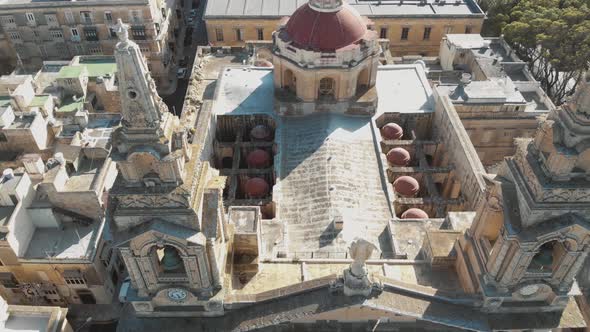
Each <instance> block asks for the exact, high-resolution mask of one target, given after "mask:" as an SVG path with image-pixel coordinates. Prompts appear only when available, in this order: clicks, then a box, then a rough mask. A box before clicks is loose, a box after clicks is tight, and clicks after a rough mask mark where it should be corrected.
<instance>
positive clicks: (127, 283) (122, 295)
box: [119, 277, 131, 303]
mask: <svg viewBox="0 0 590 332" xmlns="http://www.w3.org/2000/svg"><path fill="white" fill-rule="evenodd" d="M129 287H131V278H130V277H127V278H125V280H123V283H122V284H121V289H120V290H119V302H121V303H125V302H127V292H129Z"/></svg>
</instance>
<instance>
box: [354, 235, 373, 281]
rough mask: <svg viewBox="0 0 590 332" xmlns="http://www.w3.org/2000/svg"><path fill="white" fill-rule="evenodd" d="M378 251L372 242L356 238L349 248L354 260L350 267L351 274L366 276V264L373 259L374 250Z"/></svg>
mask: <svg viewBox="0 0 590 332" xmlns="http://www.w3.org/2000/svg"><path fill="white" fill-rule="evenodd" d="M375 249H377V247H375V245H374V244H372V243H371V242H369V241H367V240H365V239H360V238H355V239H354V240H353V241H352V243H351V244H350V247H349V248H348V250H349V253H350V257H351V258H352V259H353V262H352V264H351V265H350V270H351V272H352V273H353V274H354V275H356V276H361V275H364V274H366V269H365V262H366V261H367V260H368V259H369V258H370V257H371V254H372V253H373V250H375Z"/></svg>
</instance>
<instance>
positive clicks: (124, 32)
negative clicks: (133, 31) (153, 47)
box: [115, 18, 129, 42]
mask: <svg viewBox="0 0 590 332" xmlns="http://www.w3.org/2000/svg"><path fill="white" fill-rule="evenodd" d="M115 32H116V33H117V37H119V41H121V42H126V41H128V40H129V25H128V24H125V23H123V21H122V20H121V19H120V18H119V19H117V25H115Z"/></svg>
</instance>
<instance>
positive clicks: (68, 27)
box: [0, 0, 182, 88]
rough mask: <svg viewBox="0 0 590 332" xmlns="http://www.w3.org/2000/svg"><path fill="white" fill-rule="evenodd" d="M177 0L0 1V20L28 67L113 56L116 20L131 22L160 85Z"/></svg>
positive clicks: (165, 78)
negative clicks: (46, 61) (82, 58)
mask: <svg viewBox="0 0 590 332" xmlns="http://www.w3.org/2000/svg"><path fill="white" fill-rule="evenodd" d="M180 2H181V1H178V0H129V1H123V0H90V1H53V0H50V1H43V2H38V1H32V0H25V1H20V0H19V1H0V25H1V26H2V31H3V32H4V35H5V38H6V39H7V41H8V42H7V44H8V46H9V49H10V52H11V53H12V55H11V56H10V58H12V59H16V55H17V54H18V56H19V57H20V58H21V60H22V62H23V65H24V66H25V67H26V68H28V69H33V70H36V69H39V68H40V67H41V65H42V62H43V61H44V60H69V59H71V58H72V57H74V56H76V55H103V54H104V55H112V54H113V50H114V47H115V44H116V42H117V35H116V32H115V27H114V26H115V24H116V23H117V19H119V18H120V19H121V20H123V22H126V23H128V24H130V25H131V31H130V37H131V38H132V39H133V40H134V41H135V42H136V43H137V44H138V45H140V48H141V51H142V52H143V54H144V56H145V57H146V59H147V61H148V66H149V68H150V71H151V73H152V76H153V77H154V80H155V82H156V84H157V85H158V87H159V88H165V87H166V86H167V84H169V83H170V82H169V76H172V75H173V74H174V63H175V61H176V57H175V55H174V52H175V49H176V36H177V35H178V24H179V22H180V20H179V18H180V17H181V15H182V12H181V10H180V6H181V5H180Z"/></svg>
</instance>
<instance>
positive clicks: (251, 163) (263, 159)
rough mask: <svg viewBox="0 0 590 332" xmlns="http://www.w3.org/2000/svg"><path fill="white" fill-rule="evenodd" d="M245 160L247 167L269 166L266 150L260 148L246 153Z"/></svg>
mask: <svg viewBox="0 0 590 332" xmlns="http://www.w3.org/2000/svg"><path fill="white" fill-rule="evenodd" d="M246 162H247V163H248V167H251V168H266V167H268V166H270V163H271V160H270V155H269V154H268V152H266V151H264V150H261V149H256V150H254V151H252V152H250V153H248V157H246Z"/></svg>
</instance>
